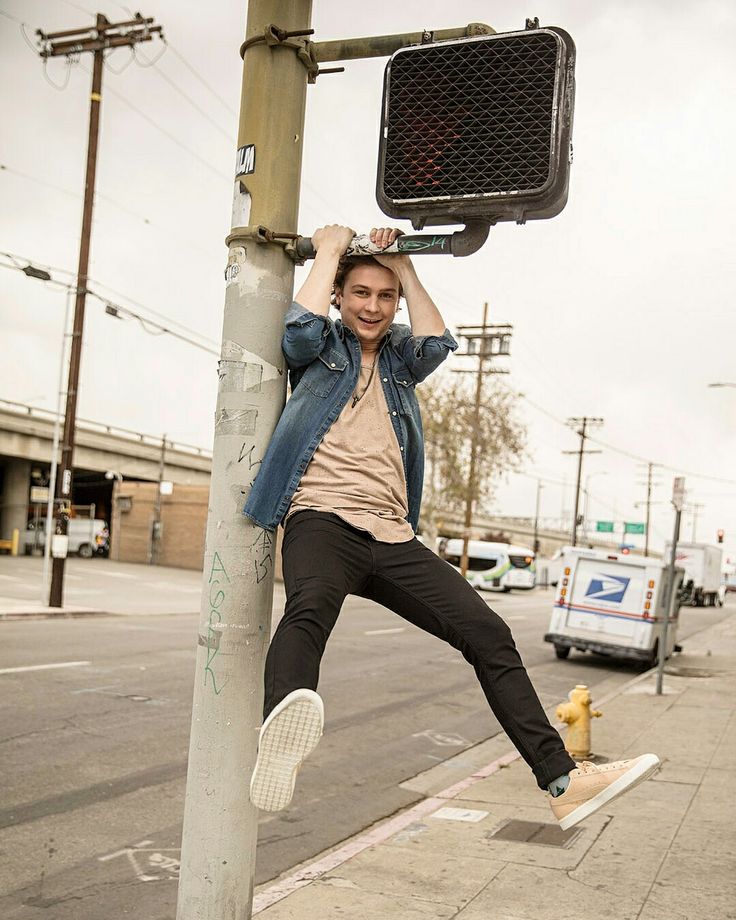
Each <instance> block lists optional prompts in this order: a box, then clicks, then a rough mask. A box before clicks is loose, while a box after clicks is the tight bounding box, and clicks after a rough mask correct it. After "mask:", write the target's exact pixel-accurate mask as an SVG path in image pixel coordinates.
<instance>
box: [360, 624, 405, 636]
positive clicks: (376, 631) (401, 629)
mask: <svg viewBox="0 0 736 920" xmlns="http://www.w3.org/2000/svg"><path fill="white" fill-rule="evenodd" d="M404 629H405V627H404V626H395V627H394V628H393V629H368V630H366V632H364V633H363V635H364V636H388V635H389V633H401V632H404Z"/></svg>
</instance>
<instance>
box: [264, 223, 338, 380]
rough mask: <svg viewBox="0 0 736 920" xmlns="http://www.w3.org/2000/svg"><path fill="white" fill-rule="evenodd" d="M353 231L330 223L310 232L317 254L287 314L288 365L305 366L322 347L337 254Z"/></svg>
mask: <svg viewBox="0 0 736 920" xmlns="http://www.w3.org/2000/svg"><path fill="white" fill-rule="evenodd" d="M354 236H355V233H354V232H353V231H352V230H351V229H350V228H349V227H341V226H339V225H337V224H332V225H331V226H329V227H322V228H321V229H319V230H316V231H315V232H314V234H313V235H312V244H313V246H314V248H315V250H316V253H317V254H316V257H315V259H314V261H313V262H312V267H311V268H310V270H309V274H308V275H307V278H306V280H305V282H304V284H303V285H302V286H301V287H300V288H299V291H298V292H297V294H296V297H295V298H294V304H293V305H292V306H291V308H290V309H289V311H288V312H287V314H286V321H285V328H284V336H283V339H282V340H281V349H282V351H283V352H284V355H285V356H286V361H287V363H288V365H289V367H291V368H297V367H306V365H308V364H311V363H312V361H314V360H315V358H317V356H318V355H319V353H320V352H321V351H322V348H323V347H324V341H325V335H326V333H327V331H328V321H327V314H328V313H329V312H330V297H331V294H332V282H333V281H334V280H335V272H336V271H337V264H338V262H339V260H340V256H341V255H342V254H343V253H344V252H345V250H346V249H347V247H348V245H349V244H350V241H351V240H352V238H353V237H354Z"/></svg>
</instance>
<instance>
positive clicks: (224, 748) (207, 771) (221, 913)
mask: <svg viewBox="0 0 736 920" xmlns="http://www.w3.org/2000/svg"><path fill="white" fill-rule="evenodd" d="M310 19H311V2H310V0H250V3H249V4H248V22H247V27H246V39H250V38H254V37H255V36H257V35H263V34H264V30H265V29H266V27H267V26H268V25H269V24H271V23H275V24H276V25H277V26H278V27H279V28H281V29H284V30H288V31H292V32H293V31H297V30H305V29H308V28H309V25H310ZM306 85H307V72H306V69H305V66H304V64H303V63H302V60H301V59H300V57H299V56H298V55H297V53H296V51H295V49H294V48H293V47H289V46H283V45H279V44H276V45H268V44H266V43H265V42H260V43H255V44H253V45H251V46H250V47H249V48H248V50H247V52H246V53H245V61H244V66H243V92H242V95H241V109H240V126H239V133H238V147H239V149H240V150H241V151H242V150H243V149H244V148H245V152H246V153H247V154H248V155H246V153H244V154H243V155H242V156H239V157H238V160H239V163H241V164H244V172H243V173H242V175H241V179H242V181H241V182H238V181H236V183H235V195H234V202H233V222H232V227H233V232H232V233H231V234H230V236H229V237H228V267H227V271H226V292H225V311H224V318H223V341H222V355H221V360H220V365H219V372H218V379H219V386H218V398H217V409H216V413H215V439H214V450H213V457H212V480H211V483H212V484H211V493H210V510H209V515H208V519H207V537H206V544H205V556H204V580H203V588H204V590H203V594H202V608H201V614H200V622H199V640H198V648H197V662H196V671H195V680H194V703H193V711H192V730H191V740H190V747H189V770H188V776H187V788H186V798H185V806H184V831H183V839H182V855H181V878H180V882H179V898H178V906H177V914H176V916H177V920H236V918H237V920H247V918H249V917H250V916H251V910H252V898H253V879H254V869H255V852H256V838H257V831H258V823H257V819H258V813H257V811H256V809H255V808H254V807H253V805H252V804H251V803H250V800H249V798H248V782H249V778H250V775H251V772H252V770H253V766H254V764H255V758H256V751H257V742H258V727H259V726H260V724H261V721H262V708H263V667H264V661H265V655H266V646H267V643H268V639H269V635H270V616H271V606H272V600H273V566H274V552H275V542H276V536H275V534H272V533H269V532H267V531H264V530H261V529H260V528H257V527H255V526H254V525H252V524H251V523H250V522H249V521H248V520H247V519H246V518H245V517H244V516H243V514H242V509H243V503H244V497H245V494H247V492H248V490H249V489H250V486H251V483H252V481H253V479H254V477H255V475H256V473H257V472H258V468H259V464H260V462H261V459H262V457H263V455H264V452H265V450H266V446H267V444H268V442H269V440H270V438H271V435H272V433H273V430H274V428H275V426H276V423H277V421H278V418H279V415H280V414H281V411H282V409H283V405H284V400H285V395H286V392H285V389H286V376H285V366H284V358H283V354H282V352H281V335H282V330H283V317H284V313H285V312H286V309H287V308H288V306H289V304H290V302H291V299H292V296H293V278H294V263H293V262H292V261H291V259H290V258H289V257H288V256H287V255H286V253H285V252H284V249H283V247H282V246H281V245H279V244H278V243H276V242H265V243H259V242H256V241H254V239H253V237H252V236H250V235H249V234H248V232H247V228H248V227H249V226H256V225H263V226H267V227H278V228H279V229H284V230H285V231H294V232H295V231H296V223H297V213H298V201H299V179H300V172H301V159H302V138H303V136H304V131H303V127H304V108H305V97H306ZM251 145H252V146H251ZM250 154H254V156H251V155H250ZM245 170H247V173H246V172H245Z"/></svg>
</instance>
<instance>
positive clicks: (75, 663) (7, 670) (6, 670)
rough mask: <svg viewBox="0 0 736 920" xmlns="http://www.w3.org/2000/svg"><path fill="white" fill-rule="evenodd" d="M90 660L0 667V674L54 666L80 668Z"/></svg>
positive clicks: (47, 668)
mask: <svg viewBox="0 0 736 920" xmlns="http://www.w3.org/2000/svg"><path fill="white" fill-rule="evenodd" d="M88 664H92V662H91V661H59V662H57V663H56V664H29V665H26V666H25V667H23V668H0V674H20V673H21V672H23V671H51V670H52V669H54V668H81V667H84V666H85V665H88Z"/></svg>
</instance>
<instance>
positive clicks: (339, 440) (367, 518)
mask: <svg viewBox="0 0 736 920" xmlns="http://www.w3.org/2000/svg"><path fill="white" fill-rule="evenodd" d="M375 360H376V361H378V355H376V356H375ZM370 378H371V368H370V365H369V366H367V367H366V366H362V367H361V370H360V378H359V380H358V386H357V388H356V393H357V394H361V393H362V394H363V395H362V396H361V398H360V399H359V400H358V402H357V403H356V404H355V405H353V397H352V396H351V397H350V399H349V400H348V402H347V403H346V405H345V407H344V408H343V410H342V412H341V413H340V415H339V416H338V417H337V419H336V420H335V421H334V423H333V425H332V427H331V428H330V430H329V431H328V432H327V434H325V436H324V438H323V439H322V443H321V444H320V445H319V447H318V448H317V450H316V451H315V453H314V456H313V457H312V459H311V461H310V462H309V466H307V468H306V470H305V471H304V475H303V476H302V478H301V481H300V482H299V485H298V486H297V489H296V492H295V493H294V497H293V499H292V502H291V506H290V508H289V512H288V514H287V516H286V517H287V519H288V518H289V517H291V515H292V514H295V513H296V512H297V511H304V510H306V509H310V510H312V511H328V512H331V513H332V514H336V515H338V517H340V518H342V519H343V520H344V521H346V522H347V523H348V524H350V525H352V526H353V527H357V528H359V529H360V530H366V531H368V533H369V534H370V535H371V536H372V537H374V539H376V540H380V541H381V542H382V543H405V542H406V541H407V540H411V539H412V538H413V537H414V531H413V530H412V527H411V524H409V523H408V522H407V521H406V520H405V519H406V515H407V513H408V510H409V509H408V499H407V494H406V477H405V476H404V463H403V458H402V456H401V450H400V448H399V443H398V441H397V439H396V435H395V433H394V430H393V426H392V425H391V418H390V415H389V409H388V406H387V405H386V397H385V396H384V393H383V387H382V386H381V375H380V369H379V367H378V366H377V365H376V368H375V371H374V373H373V378H372V379H370ZM369 380H370V383H369ZM364 391H365V392H364Z"/></svg>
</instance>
